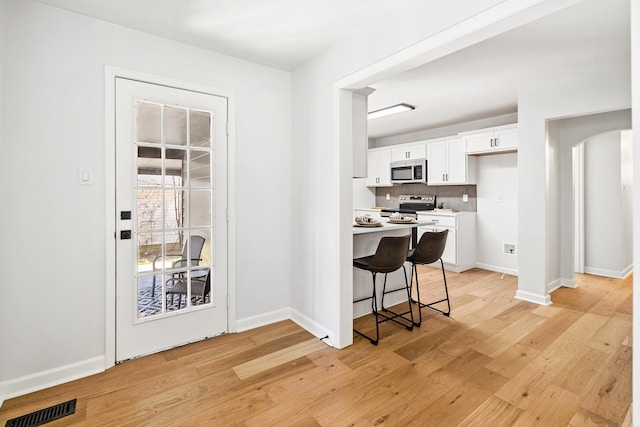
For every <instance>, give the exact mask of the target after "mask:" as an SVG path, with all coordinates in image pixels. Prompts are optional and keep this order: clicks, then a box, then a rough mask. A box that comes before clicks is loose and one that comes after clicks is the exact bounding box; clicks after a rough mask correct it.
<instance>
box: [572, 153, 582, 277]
mask: <svg viewBox="0 0 640 427" xmlns="http://www.w3.org/2000/svg"><path fill="white" fill-rule="evenodd" d="M572 154H573V230H574V235H573V242H574V243H573V260H574V267H573V269H574V271H575V272H576V273H584V241H585V240H584V239H585V236H584V141H582V142H580V143H579V144H578V145H575V146H574V147H573V150H572Z"/></svg>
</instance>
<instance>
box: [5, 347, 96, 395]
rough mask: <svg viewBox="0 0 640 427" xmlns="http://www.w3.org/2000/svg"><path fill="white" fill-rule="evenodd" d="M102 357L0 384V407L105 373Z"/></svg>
mask: <svg viewBox="0 0 640 427" xmlns="http://www.w3.org/2000/svg"><path fill="white" fill-rule="evenodd" d="M104 367H105V360H104V356H98V357H94V358H91V359H87V360H82V361H80V362H76V363H72V364H69V365H64V366H60V367H58V368H54V369H48V370H46V371H41V372H36V373H34V374H29V375H25V376H23V377H19V378H15V379H12V380H9V381H4V382H0V405H2V402H3V401H4V400H6V399H10V398H12V397H17V396H23V395H25V394H28V393H33V392H34V391H38V390H43V389H45V388H48V387H53V386H56V385H59V384H64V383H67V382H69V381H74V380H77V379H79V378H84V377H88V376H90V375H94V374H97V373H100V372H104V371H105V368H104Z"/></svg>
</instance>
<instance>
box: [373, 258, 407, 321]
mask: <svg viewBox="0 0 640 427" xmlns="http://www.w3.org/2000/svg"><path fill="white" fill-rule="evenodd" d="M402 271H403V273H404V286H403V287H402V288H398V289H393V290H390V291H387V275H386V274H385V275H384V285H383V286H382V305H381V308H382V310H383V311H386V312H389V313H391V314H392V315H391V316H387V315H385V314H383V313H380V316H382V317H384V320H382V321H381V322H380V323H382V322H386V321H387V320H391V321H392V322H395V323H397V324H398V325H401V326H404V327H405V328H407V329H408V330H412V329H413V326H414V325H415V324H416V323H415V321H414V319H413V310H412V309H411V291H410V287H409V282H408V281H407V269H406V268H405V266H404V265H403V266H402ZM397 291H405V292H406V293H407V303H408V304H409V310H408V311H405V312H402V313H397V312H395V311H392V310H389V309H388V308H386V307H385V306H384V296H385V295H386V294H390V293H392V292H397ZM407 314H408V315H409V317H410V319H408V318H406V317H404V316H405V315H407ZM398 317H400V318H402V319H403V320H405V321H407V322H410V323H409V324H408V325H407V324H405V323H402V322H400V321H398V320H397V318H398Z"/></svg>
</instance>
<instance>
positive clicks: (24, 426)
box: [5, 399, 76, 427]
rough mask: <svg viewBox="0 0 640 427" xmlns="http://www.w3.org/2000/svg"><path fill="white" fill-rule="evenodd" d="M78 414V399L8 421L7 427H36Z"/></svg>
mask: <svg viewBox="0 0 640 427" xmlns="http://www.w3.org/2000/svg"><path fill="white" fill-rule="evenodd" d="M75 412H76V399H73V400H70V401H68V402H64V403H60V404H58V405H55V406H51V407H49V408H45V409H40V410H39V411H36V412H32V413H30V414H27V415H23V416H21V417H18V418H14V419H12V420H9V421H7V424H5V427H35V426H41V425H42V424H46V423H49V422H51V421H54V420H58V419H60V418H63V417H66V416H67V415H71V414H73V413H75Z"/></svg>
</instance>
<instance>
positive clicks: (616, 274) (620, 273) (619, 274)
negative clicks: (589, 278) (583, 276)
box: [584, 264, 633, 279]
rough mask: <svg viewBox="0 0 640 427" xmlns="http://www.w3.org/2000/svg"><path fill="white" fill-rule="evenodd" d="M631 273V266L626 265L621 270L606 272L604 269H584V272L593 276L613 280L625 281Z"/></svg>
mask: <svg viewBox="0 0 640 427" xmlns="http://www.w3.org/2000/svg"><path fill="white" fill-rule="evenodd" d="M632 271H633V264H631V265H628V266H627V267H626V268H624V269H623V270H607V269H605V268H593V267H585V268H584V272H585V273H587V274H595V275H596V276H604V277H611V278H613V279H626V278H627V277H628V276H629V275H630V274H631V272H632Z"/></svg>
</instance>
